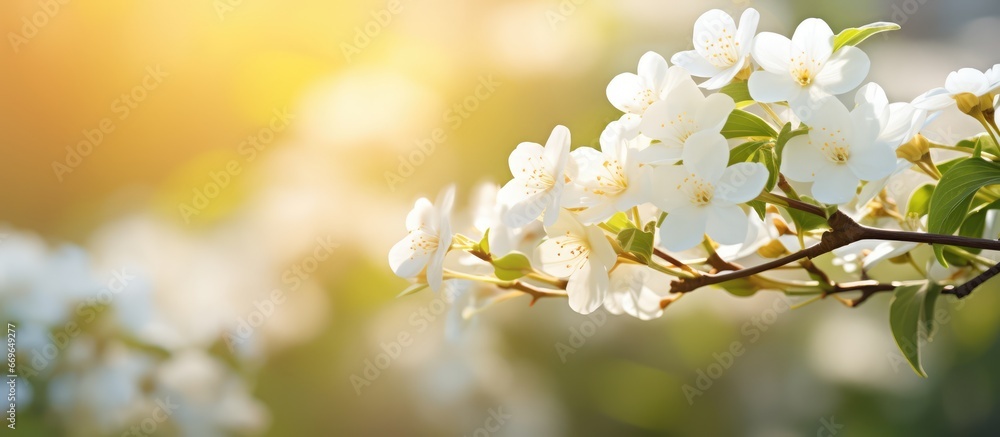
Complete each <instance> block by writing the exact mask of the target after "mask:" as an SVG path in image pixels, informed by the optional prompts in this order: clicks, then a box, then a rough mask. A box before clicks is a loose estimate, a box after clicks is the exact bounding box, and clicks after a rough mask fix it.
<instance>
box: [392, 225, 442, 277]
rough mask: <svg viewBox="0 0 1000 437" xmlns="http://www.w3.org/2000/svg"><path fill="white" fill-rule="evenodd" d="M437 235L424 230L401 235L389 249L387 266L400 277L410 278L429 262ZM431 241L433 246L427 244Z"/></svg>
mask: <svg viewBox="0 0 1000 437" xmlns="http://www.w3.org/2000/svg"><path fill="white" fill-rule="evenodd" d="M437 239H438V238H437V235H434V234H429V233H427V232H424V231H420V230H417V231H413V232H410V233H409V234H407V235H406V237H403V239H402V240H400V241H399V242H398V243H396V244H395V245H394V246H392V249H390V250H389V267H390V268H391V269H392V272H393V273H395V274H396V276H399V277H401V278H412V277H415V276H417V275H419V274H420V272H421V271H422V270H423V269H424V267H426V266H427V263H428V262H430V259H431V256H432V255H433V253H434V250H435V249H436V242H437ZM428 243H433V246H430V247H429V246H427V244H428Z"/></svg>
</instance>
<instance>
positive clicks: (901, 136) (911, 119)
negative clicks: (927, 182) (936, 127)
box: [854, 82, 929, 206]
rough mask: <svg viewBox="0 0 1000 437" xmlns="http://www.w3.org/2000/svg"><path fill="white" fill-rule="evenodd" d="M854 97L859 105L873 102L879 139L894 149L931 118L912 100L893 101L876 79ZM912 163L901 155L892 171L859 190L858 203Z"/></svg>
mask: <svg viewBox="0 0 1000 437" xmlns="http://www.w3.org/2000/svg"><path fill="white" fill-rule="evenodd" d="M854 101H855V103H856V104H857V105H859V106H860V105H864V104H870V105H872V107H873V110H874V113H875V117H876V118H878V121H879V134H878V141H880V142H884V143H886V144H888V145H889V147H892V149H893V150H896V149H898V148H899V146H901V145H903V144H904V143H906V142H907V141H909V140H911V139H912V138H913V137H914V136H916V135H917V133H919V132H920V129H922V128H923V127H924V126H925V125H926V124H927V123H928V120H929V117H928V114H927V111H924V110H920V109H917V108H915V107H914V106H913V105H912V104H910V103H905V102H897V103H891V104H890V103H889V99H888V98H887V97H886V95H885V91H884V90H882V87H881V86H879V85H878V84H876V83H874V82H873V83H869V84H867V85H865V86H863V87H861V89H859V90H858V93H857V95H856V96H855V98H854ZM912 166H913V164H912V163H911V162H910V161H907V160H905V159H902V158H898V159H897V160H896V166H895V168H894V169H893V171H892V173H890V174H889V175H888V176H886V177H884V178H881V179H878V180H874V181H870V182H868V183H867V184H865V186H864V187H863V188H862V189H861V193H860V194H858V206H864V205H867V204H868V202H871V200H872V199H874V198H875V196H877V195H878V194H879V193H880V192H882V189H884V188H885V187H886V185H888V184H889V180H890V179H891V178H892V177H893V176H896V175H898V174H901V173H903V172H905V171H906V170H909V169H910V167H912Z"/></svg>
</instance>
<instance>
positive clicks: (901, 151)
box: [896, 134, 931, 163]
mask: <svg viewBox="0 0 1000 437" xmlns="http://www.w3.org/2000/svg"><path fill="white" fill-rule="evenodd" d="M930 150H931V146H930V143H929V142H928V141H927V138H926V137H924V136H923V135H921V134H917V135H916V136H914V137H913V138H912V139H910V141H907V142H906V143H905V144H903V145H902V146H899V148H898V149H896V156H897V157H899V158H902V159H905V160H907V161H910V162H914V163H916V162H920V161H921V160H922V159H923V157H924V155H926V154H928V153H930Z"/></svg>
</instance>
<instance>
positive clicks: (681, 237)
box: [653, 132, 768, 251]
mask: <svg viewBox="0 0 1000 437" xmlns="http://www.w3.org/2000/svg"><path fill="white" fill-rule="evenodd" d="M687 143H688V144H687V146H685V147H684V156H683V158H684V163H683V165H675V166H666V167H658V168H657V169H656V173H655V179H654V181H655V184H654V187H656V188H657V189H659V190H663V191H662V192H660V193H654V194H655V195H654V197H653V204H655V205H656V206H657V207H659V208H660V209H661V210H662V211H663V212H666V213H667V217H666V219H664V220H663V223H662V225H661V226H660V241H661V243H662V244H663V245H664V246H665V247H666V248H667V249H668V250H672V251H681V250H686V249H690V248H692V247H694V246H696V245H697V244H698V243H700V242H701V241H702V239H703V238H704V235H705V234H706V233H707V234H708V235H709V236H710V237H712V238H713V239H715V240H716V241H718V242H719V243H722V244H739V243H742V242H743V241H744V239H746V235H747V230H748V228H749V221H748V219H747V215H746V213H745V212H744V211H743V209H741V208H740V207H739V204H741V203H745V202H748V201H750V200H753V199H754V198H756V197H757V196H758V195H760V193H761V191H762V190H763V189H764V185H765V184H766V183H767V178H768V172H767V168H766V167H764V165H763V164H759V163H739V164H736V165H734V166H732V167H728V168H727V167H726V164H727V163H728V161H729V146H728V145H727V143H726V139H725V138H723V136H722V135H720V134H717V133H709V132H699V133H696V134H694V135H692V136H691V138H689V139H688V141H687Z"/></svg>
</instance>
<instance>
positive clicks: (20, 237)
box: [0, 230, 103, 350]
mask: <svg viewBox="0 0 1000 437" xmlns="http://www.w3.org/2000/svg"><path fill="white" fill-rule="evenodd" d="M0 235H2V240H0V317H2V318H3V319H4V320H8V321H11V322H14V323H16V324H17V325H18V345H19V347H21V348H23V350H33V349H37V348H40V347H42V346H44V345H46V344H48V343H50V340H49V339H48V338H47V335H48V333H49V331H50V330H52V329H53V328H55V327H57V326H58V327H59V328H61V327H62V325H63V324H65V323H66V322H68V321H70V320H71V318H72V317H74V316H75V315H74V311H75V310H76V306H77V304H78V303H80V302H83V301H85V300H86V299H87V298H94V297H95V296H96V294H97V292H99V291H100V290H101V288H102V287H103V284H101V283H100V281H99V280H98V276H97V275H96V274H94V272H93V271H92V269H91V265H90V257H89V256H88V255H87V254H86V252H84V251H83V250H82V249H80V248H79V247H76V246H71V245H63V246H60V247H58V248H56V249H50V248H49V245H48V244H47V243H46V242H45V241H44V240H43V239H42V238H41V237H39V236H37V235H34V234H30V233H26V232H19V231H14V230H4V231H3V232H2V233H0Z"/></svg>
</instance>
